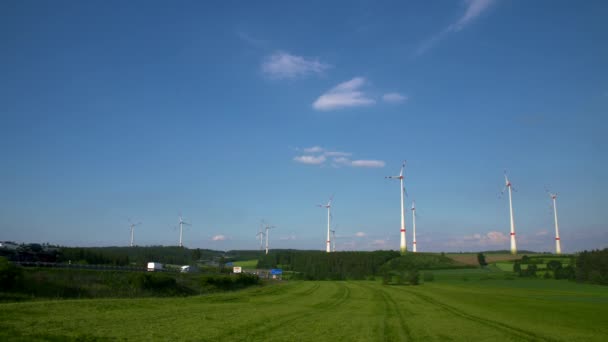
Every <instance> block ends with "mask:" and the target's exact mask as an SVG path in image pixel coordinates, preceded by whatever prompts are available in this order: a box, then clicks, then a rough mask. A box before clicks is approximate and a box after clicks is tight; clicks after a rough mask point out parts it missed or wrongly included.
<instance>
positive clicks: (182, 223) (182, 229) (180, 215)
mask: <svg viewBox="0 0 608 342" xmlns="http://www.w3.org/2000/svg"><path fill="white" fill-rule="evenodd" d="M178 222H179V246H180V247H184V244H183V243H182V237H183V232H184V225H186V226H192V224H190V223H188V222H186V221H184V218H183V217H182V213H181V212H180V213H179V221H178Z"/></svg>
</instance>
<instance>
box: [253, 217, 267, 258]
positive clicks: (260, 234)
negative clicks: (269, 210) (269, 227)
mask: <svg viewBox="0 0 608 342" xmlns="http://www.w3.org/2000/svg"><path fill="white" fill-rule="evenodd" d="M264 235H266V234H265V233H264V221H262V223H260V230H259V231H258V233H257V234H256V235H255V236H256V238H257V237H258V236H259V237H260V251H261V250H262V249H263V248H264Z"/></svg>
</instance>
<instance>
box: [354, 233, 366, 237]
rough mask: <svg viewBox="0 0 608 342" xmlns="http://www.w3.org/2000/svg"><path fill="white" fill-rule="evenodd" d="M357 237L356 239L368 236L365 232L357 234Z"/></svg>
mask: <svg viewBox="0 0 608 342" xmlns="http://www.w3.org/2000/svg"><path fill="white" fill-rule="evenodd" d="M355 236H356V237H365V236H367V234H365V233H364V232H356V233H355Z"/></svg>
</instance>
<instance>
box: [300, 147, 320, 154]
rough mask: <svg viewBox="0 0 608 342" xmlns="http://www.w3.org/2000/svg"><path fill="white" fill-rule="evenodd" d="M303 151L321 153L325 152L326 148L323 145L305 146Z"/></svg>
mask: <svg viewBox="0 0 608 342" xmlns="http://www.w3.org/2000/svg"><path fill="white" fill-rule="evenodd" d="M302 151H304V152H306V153H319V152H323V151H325V150H324V149H323V147H321V146H313V147H307V148H303V149H302Z"/></svg>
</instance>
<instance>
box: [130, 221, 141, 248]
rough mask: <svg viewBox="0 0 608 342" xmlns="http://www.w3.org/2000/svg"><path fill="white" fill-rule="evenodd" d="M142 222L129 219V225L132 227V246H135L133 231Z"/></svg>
mask: <svg viewBox="0 0 608 342" xmlns="http://www.w3.org/2000/svg"><path fill="white" fill-rule="evenodd" d="M140 224H141V222H137V223H133V222H131V219H129V227H131V247H133V232H134V231H135V227H137V226H139V225H140Z"/></svg>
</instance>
